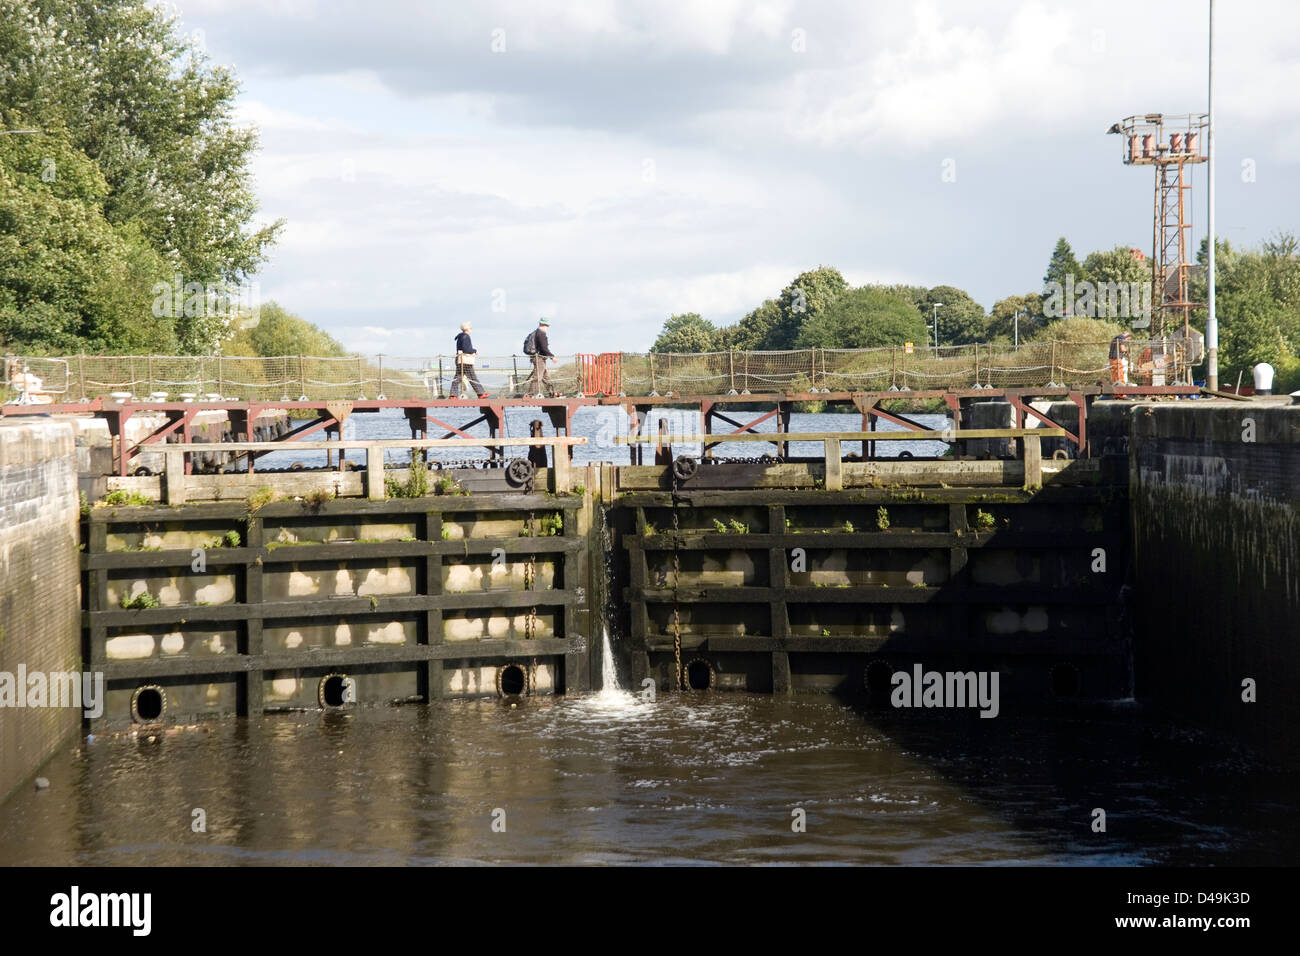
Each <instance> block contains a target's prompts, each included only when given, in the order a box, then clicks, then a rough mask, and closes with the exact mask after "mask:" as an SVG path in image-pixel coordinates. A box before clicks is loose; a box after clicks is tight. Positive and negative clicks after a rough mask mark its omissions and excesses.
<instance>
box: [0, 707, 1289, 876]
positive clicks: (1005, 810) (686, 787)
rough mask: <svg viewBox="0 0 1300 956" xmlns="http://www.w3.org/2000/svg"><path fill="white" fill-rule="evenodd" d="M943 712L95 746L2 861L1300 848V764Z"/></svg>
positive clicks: (329, 731)
mask: <svg viewBox="0 0 1300 956" xmlns="http://www.w3.org/2000/svg"><path fill="white" fill-rule="evenodd" d="M917 713H918V712H915V711H913V712H909V713H908V714H907V715H906V716H904V715H902V714H901V713H899V712H880V711H874V710H866V709H863V708H861V707H859V706H857V705H853V704H846V703H844V702H842V701H840V700H838V699H836V698H834V697H829V696H814V695H806V696H793V697H770V696H766V695H750V694H722V693H712V694H687V695H668V694H665V695H660V697H659V699H658V700H657V701H655V702H653V703H650V702H644V701H641V700H639V699H637V698H634V697H632V696H631V695H629V694H626V693H620V692H607V693H602V694H592V695H589V696H585V697H578V698H567V699H566V698H554V699H547V698H532V699H527V700H524V701H522V702H520V703H519V704H518V706H516V707H514V708H512V707H511V706H510V705H509V704H507V703H503V702H501V701H498V700H483V701H447V702H440V703H435V704H432V705H408V706H402V707H375V708H362V709H360V710H357V711H354V712H351V713H302V714H281V715H273V716H267V717H265V718H263V719H261V720H260V721H253V722H249V721H244V720H237V719H230V720H226V721H221V722H216V723H213V724H208V725H202V726H199V727H195V728H181V729H175V730H168V731H163V732H161V733H159V734H157V735H154V736H148V735H143V736H134V735H132V734H130V733H129V732H128V733H125V734H119V735H110V736H100V737H96V738H93V739H85V738H82V739H81V740H78V741H74V742H73V743H72V744H70V745H69V747H68V748H67V749H66V750H65V751H63V752H61V753H60V754H59V755H58V756H57V757H56V758H55V759H54V760H53V761H52V762H51V763H50V764H49V765H47V766H46V767H45V768H44V769H43V771H42V773H44V774H45V775H46V776H47V777H48V778H49V779H50V781H51V787H50V789H49V790H45V791H39V792H38V791H35V790H28V789H24V790H22V791H20V792H18V793H17V794H16V795H15V796H14V797H12V798H11V799H10V800H9V802H8V803H7V804H6V805H5V806H4V807H2V808H0V863H5V864H67V863H95V864H109V865H112V864H131V865H140V864H148V865H158V864H238V863H273V864H299V865H301V864H322V863H323V864H352V863H380V864H403V863H417V864H439V863H464V862H475V863H480V862H481V863H511V862H526V863H596V862H652V863H687V862H730V863H811V862H837V863H902V864H946V863H991V864H1006V863H1107V864H1115V863H1118V864H1130V863H1132V864H1146V863H1190V864H1226V863H1245V864H1251V863H1295V862H1297V860H1298V859H1300V854H1298V853H1297V836H1296V830H1295V827H1294V826H1293V824H1292V822H1291V821H1292V812H1293V810H1294V805H1295V802H1296V801H1295V797H1296V793H1297V788H1296V779H1295V777H1294V776H1285V775H1281V774H1278V773H1275V772H1270V771H1268V770H1266V769H1264V768H1262V767H1260V766H1258V765H1256V764H1255V763H1253V762H1252V761H1251V760H1249V759H1248V758H1246V757H1245V756H1243V755H1240V754H1237V753H1234V752H1233V751H1230V750H1227V749H1225V748H1224V747H1223V746H1222V745H1221V744H1217V743H1215V742H1213V741H1210V740H1208V739H1207V738H1204V737H1201V736H1199V735H1193V734H1188V733H1186V732H1183V731H1178V730H1176V729H1174V728H1173V727H1172V726H1171V725H1168V724H1165V723H1154V722H1150V721H1149V720H1148V719H1146V718H1144V717H1143V716H1142V715H1140V714H1139V713H1137V712H1136V711H1135V710H1133V709H1131V708H1127V709H1126V708H1122V707H1121V708H1119V709H1104V710H1100V711H1098V710H1090V711H1079V712H1077V713H1075V714H1073V715H1071V716H1068V717H1062V716H1054V717H1032V718H1031V717H1016V716H1014V715H1004V716H1003V717H999V718H998V719H996V720H980V719H972V718H971V717H970V716H969V715H962V716H961V717H959V718H953V717H952V716H951V715H948V716H946V718H935V717H933V716H930V715H926V716H925V717H918V716H917ZM1097 807H1100V808H1104V809H1105V810H1106V813H1107V831H1106V832H1105V833H1094V832H1093V831H1092V829H1091V828H1090V822H1091V820H1092V811H1093V809H1094V808H1097ZM195 808H202V809H203V810H204V811H205V813H206V820H207V832H206V833H196V832H193V829H192V826H191V823H192V820H193V819H194V814H193V811H194V809H195ZM796 808H801V809H802V810H803V811H804V812H805V813H806V832H802V833H796V832H792V822H793V821H794V819H795V818H794V817H793V816H792V811H794V810H795V809H796ZM498 811H503V813H501V812H498ZM494 819H495V820H498V821H501V820H504V826H505V832H494V830H493V821H494ZM499 825H500V824H498V826H499Z"/></svg>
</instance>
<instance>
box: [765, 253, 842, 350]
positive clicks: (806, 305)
mask: <svg viewBox="0 0 1300 956" xmlns="http://www.w3.org/2000/svg"><path fill="white" fill-rule="evenodd" d="M848 287H849V284H848V283H847V282H845V281H844V276H842V275H840V271H839V270H838V269H833V268H831V267H830V266H818V267H817V268H816V269H811V270H809V271H808V272H801V273H799V275H797V276H795V278H794V281H792V282H791V283H790V284H789V285H788V286H786V287H785V288H784V289H782V290H781V294H780V295H779V296H777V299H776V305H777V308H778V309H779V310H780V318H778V320H777V322H776V324H775V326H774V327H773V328H772V330H771V332H770V333H769V334H768V336H767V338H766V339H765V340H764V342H763V344H762V345H761V346H760V348H763V349H768V350H781V349H792V348H794V347H795V342H796V341H797V340H798V338H799V331H800V329H801V328H802V327H803V325H804V323H805V322H807V321H808V320H810V319H812V318H814V317H815V316H817V315H819V314H820V313H821V312H822V311H823V310H824V309H826V307H827V306H829V305H830V304H831V303H832V302H834V301H835V300H836V299H837V298H838V297H839V296H841V295H843V294H844V291H845V290H846V289H848Z"/></svg>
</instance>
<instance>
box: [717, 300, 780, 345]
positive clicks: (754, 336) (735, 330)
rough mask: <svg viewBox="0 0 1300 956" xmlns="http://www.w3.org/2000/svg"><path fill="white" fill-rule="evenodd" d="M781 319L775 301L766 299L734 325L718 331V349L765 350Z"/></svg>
mask: <svg viewBox="0 0 1300 956" xmlns="http://www.w3.org/2000/svg"><path fill="white" fill-rule="evenodd" d="M780 319H781V309H780V307H779V306H778V305H777V303H776V300H775V299H767V300H765V301H764V302H763V304H762V305H760V306H759V307H758V308H756V309H753V310H752V311H750V312H749V313H747V314H746V315H745V316H744V317H743V318H742V319H741V320H740V321H739V322H737V323H736V324H735V325H729V326H727V327H725V328H723V329H719V330H718V335H717V343H718V348H720V349H724V350H734V351H740V352H754V351H757V350H759V349H764V348H767V343H768V342H769V341H770V340H771V337H772V334H773V330H774V329H775V328H776V324H777V322H778V321H780Z"/></svg>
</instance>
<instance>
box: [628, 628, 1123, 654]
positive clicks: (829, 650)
mask: <svg viewBox="0 0 1300 956" xmlns="http://www.w3.org/2000/svg"><path fill="white" fill-rule="evenodd" d="M688 643H689V645H690V647H691V649H692V650H699V651H702V652H709V651H712V652H716V653H719V654H740V653H754V652H758V653H771V652H773V651H786V652H788V653H791V654H882V653H883V654H891V653H893V654H924V653H976V654H1017V655H1025V654H1029V655H1034V654H1041V655H1044V656H1047V657H1059V656H1061V655H1068V656H1072V657H1081V656H1089V655H1105V656H1110V655H1114V654H1117V653H1121V652H1122V646H1121V643H1120V642H1117V641H1114V640H1112V639H1109V638H1108V637H1106V636H1105V635H1104V634H1102V633H1097V634H1095V635H1091V636H1088V637H1081V638H1063V637H1061V636H1059V635H1056V636H1053V637H1051V638H1050V639H1049V638H1044V637H1043V636H1042V635H1035V634H1006V635H998V636H997V637H989V638H983V639H979V638H973V639H964V640H954V639H952V638H951V637H949V636H948V635H947V634H938V633H935V634H893V635H890V636H888V637H879V636H872V635H864V636H862V637H786V638H777V637H764V636H761V635H753V636H746V637H697V636H694V635H687V634H683V635H682V648H683V650H684V649H686V647H687V646H688ZM648 644H649V646H650V649H651V650H654V651H660V652H662V651H665V650H666V651H669V652H671V651H672V649H673V644H672V637H671V636H670V635H655V636H654V637H653V638H651V639H650V640H649V642H648Z"/></svg>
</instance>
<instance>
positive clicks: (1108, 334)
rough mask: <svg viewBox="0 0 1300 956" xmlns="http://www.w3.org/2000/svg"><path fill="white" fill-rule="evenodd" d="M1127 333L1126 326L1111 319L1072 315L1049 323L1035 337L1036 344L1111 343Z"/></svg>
mask: <svg viewBox="0 0 1300 956" xmlns="http://www.w3.org/2000/svg"><path fill="white" fill-rule="evenodd" d="M1123 331H1125V326H1124V325H1123V324H1121V323H1119V322H1115V321H1112V320H1110V319H1089V318H1087V317H1085V316H1079V315H1070V316H1066V317H1065V318H1063V319H1057V320H1055V321H1053V322H1048V323H1047V324H1046V325H1045V326H1043V327H1042V328H1041V329H1039V330H1038V333H1037V334H1036V335H1035V336H1034V339H1033V340H1034V341H1035V342H1069V343H1079V342H1083V343H1087V342H1109V341H1110V340H1111V339H1113V338H1114V337H1115V336H1117V335H1119V334H1120V333H1121V332H1123Z"/></svg>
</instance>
